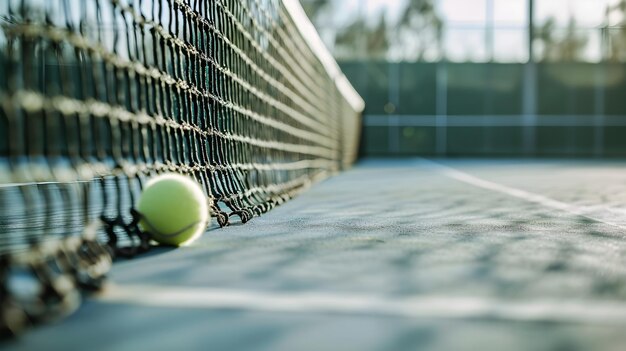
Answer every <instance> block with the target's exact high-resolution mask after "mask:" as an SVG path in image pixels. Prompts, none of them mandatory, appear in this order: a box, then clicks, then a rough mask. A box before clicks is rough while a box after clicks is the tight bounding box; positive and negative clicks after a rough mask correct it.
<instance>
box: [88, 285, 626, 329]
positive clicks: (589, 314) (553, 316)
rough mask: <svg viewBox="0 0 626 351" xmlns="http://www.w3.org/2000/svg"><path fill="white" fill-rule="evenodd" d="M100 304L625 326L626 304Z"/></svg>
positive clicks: (332, 298) (207, 291)
mask: <svg viewBox="0 0 626 351" xmlns="http://www.w3.org/2000/svg"><path fill="white" fill-rule="evenodd" d="M98 300H99V301H102V302H106V303H128V304H133V305H140V306H151V307H169V308H190V309H209V310H214V309H237V310H247V311H258V312H279V313H325V314H345V315H373V316H391V317H401V318H439V319H481V318H482V319H491V320H493V319H497V320H509V321H520V322H538V321H545V322H565V323H594V324H626V303H623V302H619V301H587V300H563V299H558V300H556V299H555V300H530V301H528V300H503V299H492V298H480V297H457V296H455V297H451V296H449V297H445V296H441V295H432V296H430V295H426V296H413V297H381V296H374V295H372V296H368V295H353V294H332V293H314V292H306V293H302V292H261V291H250V290H236V289H214V288H204V287H167V286H153V285H130V286H127V285H125V286H114V285H110V286H108V287H107V288H106V289H105V290H104V291H103V292H102V294H101V295H100V296H99V297H98Z"/></svg>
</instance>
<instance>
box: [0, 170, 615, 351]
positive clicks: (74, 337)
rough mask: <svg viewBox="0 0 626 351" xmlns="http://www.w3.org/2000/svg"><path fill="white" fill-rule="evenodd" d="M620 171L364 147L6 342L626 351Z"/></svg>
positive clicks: (132, 265)
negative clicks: (376, 156) (244, 217)
mask: <svg viewBox="0 0 626 351" xmlns="http://www.w3.org/2000/svg"><path fill="white" fill-rule="evenodd" d="M625 168H626V166H624V164H623V163H621V162H618V161H572V160H545V161H536V160H534V161H530V160H516V161H510V160H426V159H407V160H365V161H362V162H360V163H359V164H358V165H357V166H356V167H355V168H353V169H352V170H349V171H347V172H345V173H342V174H341V175H339V176H337V177H334V178H331V179H329V180H327V181H325V182H322V183H320V184H317V185H315V186H314V187H313V188H312V189H311V190H309V191H307V192H305V193H303V194H302V195H300V196H299V197H297V198H296V199H294V200H292V201H290V202H288V203H286V204H284V205H283V206H280V207H278V208H276V209H275V210H273V211H271V212H269V213H268V214H266V215H264V216H262V217H259V218H255V219H253V220H252V221H251V222H250V223H248V224H246V225H238V224H236V223H234V224H233V225H231V226H230V227H227V228H225V229H221V230H218V229H215V228H213V229H212V230H210V231H209V232H208V233H207V234H206V235H205V236H204V237H203V238H201V239H200V240H199V241H197V242H195V243H194V244H193V245H192V246H189V247H185V248H181V249H177V250H168V249H157V250H155V251H153V252H151V253H150V254H149V255H144V256H140V257H139V258H136V259H132V260H125V261H120V262H118V263H117V264H116V265H114V267H113V270H112V272H111V274H110V279H109V282H108V285H107V287H106V288H105V289H104V290H103V291H102V292H101V293H98V294H96V295H95V296H92V297H91V298H89V299H87V301H86V302H85V303H84V305H83V306H82V307H81V308H80V309H79V310H78V311H77V312H76V313H75V314H73V315H71V316H70V317H69V318H67V319H64V320H63V321H61V322H58V323H56V324H52V325H45V326H42V327H38V328H35V329H33V330H31V331H30V332H29V333H27V334H26V335H24V336H23V337H21V338H19V339H17V340H13V341H9V342H8V343H6V342H5V344H4V345H3V349H6V350H43V349H49V350H86V349H89V350H140V349H142V350H143V349H146V350H148V349H155V350H163V349H180V350H200V349H202V350H205V349H213V350H250V349H254V350H415V349H426V350H458V349H472V350H504V349H506V350H591V349H608V350H621V349H622V346H623V345H624V342H626V336H625V335H624V333H623V330H624V327H625V326H626V299H625V298H626V286H625V282H626V264H625V263H626V262H624V261H625V258H624V257H625V254H624V251H625V249H626V244H625V241H624V234H625V233H624V228H625V227H626V213H625V212H626V185H625V183H624V178H623V173H624V171H625Z"/></svg>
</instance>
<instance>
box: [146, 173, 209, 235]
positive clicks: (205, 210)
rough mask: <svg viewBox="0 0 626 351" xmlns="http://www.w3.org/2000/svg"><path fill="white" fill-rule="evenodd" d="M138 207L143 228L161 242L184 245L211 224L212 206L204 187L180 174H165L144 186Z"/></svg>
mask: <svg viewBox="0 0 626 351" xmlns="http://www.w3.org/2000/svg"><path fill="white" fill-rule="evenodd" d="M137 210H138V211H139V213H140V214H141V220H140V221H139V227H140V228H141V229H142V230H143V231H145V232H148V233H150V235H151V236H152V238H153V239H154V240H156V241H157V242H159V243H161V244H165V245H174V246H180V245H184V244H189V243H191V242H192V241H194V240H195V239H197V238H198V237H199V236H200V235H202V233H204V231H205V229H206V227H207V225H208V223H209V219H210V216H209V205H208V202H207V197H206V195H205V194H204V192H203V191H202V187H201V186H200V184H198V183H197V182H196V181H195V180H193V179H191V178H189V177H185V176H182V175H180V174H174V173H172V174H164V175H160V176H157V177H155V178H154V179H152V180H150V181H149V182H148V183H147V184H146V187H145V188H144V189H143V191H142V193H141V196H140V197H139V202H138V204H137Z"/></svg>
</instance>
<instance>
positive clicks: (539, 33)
mask: <svg viewBox="0 0 626 351" xmlns="http://www.w3.org/2000/svg"><path fill="white" fill-rule="evenodd" d="M534 39H535V41H536V42H539V44H540V45H541V47H542V49H543V50H542V51H540V53H541V57H540V58H539V61H548V62H555V61H580V60H582V59H583V54H584V49H585V47H586V46H587V42H588V38H587V36H586V35H585V34H584V33H582V32H580V31H579V29H578V26H577V25H576V20H574V19H573V18H570V20H569V22H568V24H567V27H566V28H565V30H564V32H563V35H562V36H559V35H558V33H557V28H556V21H555V20H554V18H550V19H548V20H547V21H546V22H545V23H544V24H543V25H542V26H541V27H539V28H538V29H537V30H536V31H535V38H534Z"/></svg>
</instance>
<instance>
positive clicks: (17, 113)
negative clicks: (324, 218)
mask: <svg viewBox="0 0 626 351" xmlns="http://www.w3.org/2000/svg"><path fill="white" fill-rule="evenodd" d="M0 26H1V30H0V77H1V78H0V235H1V236H0V279H1V280H0V281H1V282H2V284H1V286H0V304H1V306H0V313H1V316H0V323H1V324H2V330H3V332H4V333H6V334H13V333H16V332H18V331H19V330H21V329H22V328H23V327H24V326H25V325H28V324H30V323H34V322H38V321H41V320H46V319H49V318H53V317H56V316H59V315H63V314H66V313H68V312H70V311H72V310H73V309H75V308H76V307H77V305H78V303H79V301H80V296H81V293H82V292H83V291H85V289H94V288H98V287H99V286H100V285H101V283H102V281H103V278H104V276H105V275H106V273H107V271H108V269H109V267H110V265H111V262H112V257H114V256H116V255H117V256H119V255H123V256H131V255H134V254H136V253H138V252H141V251H145V250H147V249H149V247H150V243H149V238H148V237H147V235H146V234H144V233H142V232H141V231H140V230H139V229H138V228H137V225H136V223H137V220H138V218H137V215H136V212H134V210H133V205H134V204H135V200H136V198H137V196H138V194H139V192H140V191H141V188H142V186H143V185H144V184H145V183H146V181H147V179H148V178H150V177H152V176H154V175H156V174H159V173H164V172H177V173H181V174H187V175H189V176H192V177H193V178H195V179H196V180H197V181H198V182H199V183H200V184H201V185H202V186H203V188H204V190H205V193H206V194H207V196H208V197H209V199H210V203H211V204H212V215H213V218H215V219H216V223H217V224H218V225H220V226H225V225H228V223H229V222H230V221H232V220H235V219H236V220H240V221H242V222H247V221H248V220H250V219H251V218H252V217H254V216H256V215H260V214H262V213H264V212H267V211H269V210H270V209H272V208H273V207H274V206H276V205H279V204H281V203H283V202H284V201H286V200H288V199H290V198H292V197H293V196H294V195H296V194H297V193H299V192H301V191H302V190H303V189H306V187H308V186H309V185H310V184H312V183H314V182H316V181H318V180H321V179H323V178H325V177H327V176H329V175H332V174H334V173H336V172H338V171H340V170H342V169H344V168H346V167H349V166H350V165H351V164H352V163H353V161H354V160H355V158H356V153H357V144H358V137H359V133H360V115H361V112H362V109H363V101H362V100H361V98H360V97H359V96H358V94H357V93H356V92H355V91H354V90H353V89H352V86H351V85H350V83H349V82H348V81H347V79H346V78H345V76H344V75H343V74H342V73H341V70H340V69H339V67H338V66H337V64H336V62H335V61H334V60H333V59H332V57H331V55H330V54H329V53H328V51H326V49H325V48H324V46H323V45H322V44H321V40H320V38H319V36H318V35H317V33H316V32H315V30H314V29H313V26H312V25H311V23H310V22H309V20H308V19H307V18H306V15H305V14H304V12H303V11H302V8H301V7H300V4H299V3H298V2H297V0H204V1H200V0H152V1H141V0H84V1H83V0H80V1H79V0H9V1H3V2H2V3H1V4H0Z"/></svg>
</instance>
